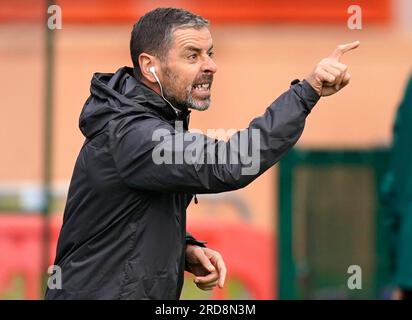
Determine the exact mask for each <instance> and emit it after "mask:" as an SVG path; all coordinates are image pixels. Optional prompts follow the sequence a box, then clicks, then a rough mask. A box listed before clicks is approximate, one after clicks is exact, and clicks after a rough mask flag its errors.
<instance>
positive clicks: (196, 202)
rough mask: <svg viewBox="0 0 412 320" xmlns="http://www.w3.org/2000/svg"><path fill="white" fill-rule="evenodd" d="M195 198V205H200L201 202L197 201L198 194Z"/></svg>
mask: <svg viewBox="0 0 412 320" xmlns="http://www.w3.org/2000/svg"><path fill="white" fill-rule="evenodd" d="M194 196H195V204H198V203H199V201H198V200H197V197H196V194H195V195H194Z"/></svg>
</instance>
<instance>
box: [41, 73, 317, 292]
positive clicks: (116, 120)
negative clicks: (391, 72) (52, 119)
mask: <svg viewBox="0 0 412 320" xmlns="http://www.w3.org/2000/svg"><path fill="white" fill-rule="evenodd" d="M132 74H133V72H132V69H131V68H127V67H124V68H121V69H119V70H118V71H117V72H116V73H115V74H101V73H96V74H95V75H94V77H93V79H92V83H91V95H90V97H89V98H88V100H87V101H86V104H85V106H84V108H83V111H82V113H81V116H80V129H81V131H82V133H83V134H84V136H85V137H86V141H85V143H84V145H83V147H82V149H81V151H80V154H79V156H78V158H77V161H76V165H75V168H74V172H73V177H72V180H71V183H70V188H69V194H68V198H67V203H66V207H65V212H64V219H63V226H62V229H61V232H60V236H59V241H58V246H57V255H56V260H55V265H58V266H59V267H60V268H61V270H62V289H48V290H47V292H46V299H178V298H179V296H180V292H181V289H182V284H183V273H184V267H185V246H186V243H187V242H194V243H196V241H195V240H194V239H193V238H192V237H191V236H190V235H187V234H186V208H187V206H188V205H189V203H190V202H191V200H192V197H193V194H196V193H217V192H223V191H229V190H235V189H239V188H242V187H244V186H246V185H247V184H249V183H250V182H252V181H253V180H254V179H256V178H257V177H258V176H259V175H260V174H262V173H263V172H264V171H266V170H267V169H269V168H270V167H271V166H272V165H273V164H275V163H276V162H277V161H278V160H279V159H280V158H281V156H282V155H284V154H285V152H286V151H287V150H289V149H290V148H291V147H292V146H293V145H294V144H295V143H296V141H297V140H298V138H299V137H300V135H301V133H302V131H303V128H304V123H305V119H306V116H307V115H308V114H309V112H310V110H311V108H312V107H313V106H314V105H315V103H316V102H317V100H318V99H319V97H318V95H317V94H316V92H315V91H314V90H313V89H312V88H311V87H310V85H309V84H308V83H306V82H305V81H303V82H300V83H297V84H294V85H292V87H291V88H290V89H289V90H288V91H286V92H285V93H284V94H282V95H281V96H280V97H279V98H278V99H277V100H276V101H275V102H273V103H272V105H271V106H270V107H269V108H268V109H267V110H266V112H265V114H264V115H263V116H261V117H258V118H256V119H254V120H253V121H252V122H251V123H250V125H249V127H248V128H247V129H245V130H241V131H239V132H237V133H235V134H234V135H233V136H232V137H231V138H230V139H229V140H228V141H226V142H225V141H218V140H215V139H212V138H208V137H206V136H203V135H201V134H199V133H196V134H193V135H192V138H194V141H195V142H193V140H190V139H186V138H185V139H182V140H180V141H183V142H182V145H180V144H175V143H171V141H172V139H173V138H179V136H181V135H187V134H189V133H188V132H187V126H188V118H189V113H190V111H182V112H181V113H179V114H176V112H175V110H173V109H172V108H171V107H170V106H168V104H167V103H165V101H164V100H163V99H162V98H161V97H160V96H159V95H157V94H156V93H155V92H154V91H152V90H151V89H149V88H148V87H146V86H144V85H143V84H141V83H139V82H138V81H137V80H136V79H135V78H134V77H133V76H132ZM176 120H181V121H182V123H183V128H182V129H179V126H175V121H176ZM157 129H163V130H167V131H168V132H170V135H168V136H164V137H162V138H161V139H159V140H160V141H156V140H157V139H153V133H154V131H155V130H157ZM251 129H259V130H260V136H259V140H260V148H259V153H258V156H259V166H258V168H257V172H256V173H254V174H244V173H245V171H243V170H244V169H245V168H246V167H248V166H250V165H248V164H246V163H245V164H243V163H242V161H238V163H237V164H230V163H228V162H226V163H222V161H221V160H216V161H211V160H213V159H210V157H211V156H210V152H209V153H208V152H206V150H216V157H217V156H218V154H219V152H218V150H219V148H223V149H222V150H225V151H224V152H226V153H227V154H228V155H230V154H231V153H232V154H233V153H235V154H236V152H238V153H239V152H240V151H239V150H237V149H236V148H234V147H233V146H235V145H236V142H238V141H239V139H241V138H240V136H241V135H242V133H241V132H243V134H244V133H245V132H249V131H251ZM251 137H252V135H250V137H249V138H248V139H249V140H250V139H252V138H251ZM195 138H202V139H198V140H196V139H195ZM188 140H190V141H188ZM250 141H251V140H250ZM159 147H161V149H162V150H163V151H162V152H163V155H165V154H166V153H168V152H172V151H173V153H174V155H175V156H176V155H178V156H181V157H182V158H184V154H185V152H186V155H187V156H188V157H189V158H190V157H192V159H191V160H194V159H193V158H196V159H195V160H199V159H200V158H201V157H204V160H205V161H204V163H203V164H202V163H201V162H200V161H197V162H196V161H192V162H190V161H184V162H183V163H180V162H179V163H176V162H177V161H176V162H175V163H174V164H167V163H163V164H156V163H155V161H154V160H153V152H154V150H157V151H158V150H159V149H156V148H159ZM224 148H226V149H224ZM193 150H198V151H199V150H200V151H204V152H200V153H199V152H197V153H196V152H193ZM185 159H188V158H185ZM213 162H214V163H213Z"/></svg>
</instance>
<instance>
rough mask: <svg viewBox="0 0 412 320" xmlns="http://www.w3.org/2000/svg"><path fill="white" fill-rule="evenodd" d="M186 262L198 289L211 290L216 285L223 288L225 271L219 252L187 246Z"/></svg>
mask: <svg viewBox="0 0 412 320" xmlns="http://www.w3.org/2000/svg"><path fill="white" fill-rule="evenodd" d="M186 262H187V265H188V267H189V269H190V272H191V273H193V274H194V275H195V276H196V277H195V279H194V282H195V283H196V285H197V287H198V288H199V289H202V290H212V289H213V288H214V287H216V286H217V285H218V286H219V288H223V285H224V283H225V278H226V272H227V269H226V265H225V262H224V261H223V258H222V256H221V255H220V253H219V252H217V251H214V250H212V249H209V248H202V247H199V246H195V245H187V247H186Z"/></svg>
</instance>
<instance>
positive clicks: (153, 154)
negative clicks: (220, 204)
mask: <svg viewBox="0 0 412 320" xmlns="http://www.w3.org/2000/svg"><path fill="white" fill-rule="evenodd" d="M318 100H319V96H318V94H317V93H316V92H315V91H314V90H313V89H312V87H311V86H310V85H309V83H307V82H306V81H305V80H304V81H302V82H299V83H297V84H293V85H292V86H291V88H290V89H289V90H288V91H286V92H285V93H283V94H282V95H281V96H280V97H279V98H277V99H276V100H275V101H274V102H273V103H272V104H271V105H270V106H269V107H268V108H267V109H266V112H265V113H264V114H263V115H262V116H260V117H257V118H255V119H253V120H252V121H251V122H250V124H249V126H248V128H246V129H243V130H239V131H237V132H235V133H234V134H233V135H232V136H231V137H230V138H229V140H228V141H223V140H216V139H213V138H211V137H208V136H206V135H203V134H201V133H196V132H183V131H177V130H172V129H173V128H172V126H171V125H169V124H168V123H166V122H164V121H162V120H160V119H157V118H156V119H154V118H152V119H146V120H142V121H139V122H136V124H135V125H130V126H127V127H122V125H121V124H117V125H114V126H112V127H110V129H109V130H110V131H111V132H110V139H111V140H110V148H111V153H112V155H113V159H114V163H115V165H116V167H117V170H118V172H119V174H120V176H121V177H122V178H123V179H124V181H125V182H126V183H127V184H128V185H129V186H130V187H132V188H136V189H141V190H147V191H158V192H184V193H218V192H223V191H230V190H235V189H239V188H243V187H245V186H246V185H248V184H249V183H251V182H252V181H253V180H254V179H256V178H257V177H258V176H260V175H261V174H262V173H264V172H265V171H266V170H267V169H269V168H270V167H271V166H273V165H274V164H275V163H276V162H277V161H279V159H280V158H281V157H282V156H283V155H284V154H285V153H286V152H287V151H288V150H289V149H290V148H292V146H293V145H294V144H295V143H296V142H297V141H298V139H299V137H300V136H301V134H302V131H303V128H304V125H305V119H306V117H307V115H308V114H309V113H310V111H311V109H312V108H313V107H314V105H315V104H316V102H317V101H318Z"/></svg>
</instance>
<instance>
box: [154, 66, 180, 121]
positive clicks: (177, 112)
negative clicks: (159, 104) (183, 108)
mask: <svg viewBox="0 0 412 320" xmlns="http://www.w3.org/2000/svg"><path fill="white" fill-rule="evenodd" d="M149 72H151V73H152V74H153V76H154V77H155V79H156V81H157V83H158V84H159V87H160V94H161V95H162V98H163V100H164V101H166V102H167V103H168V104H169V105H170V106H171V107H172V109H173V110H174V111H175V112H176V114H179V111H178V110H177V109H176V108H175V107H174V106H173V105H172V104H171V103H170V102H169V100H167V99H166V98H165V96H164V95H163V87H162V84H161V83H160V80H159V78H158V77H157V74H156V68H155V67H154V66H151V67H150V68H149Z"/></svg>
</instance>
